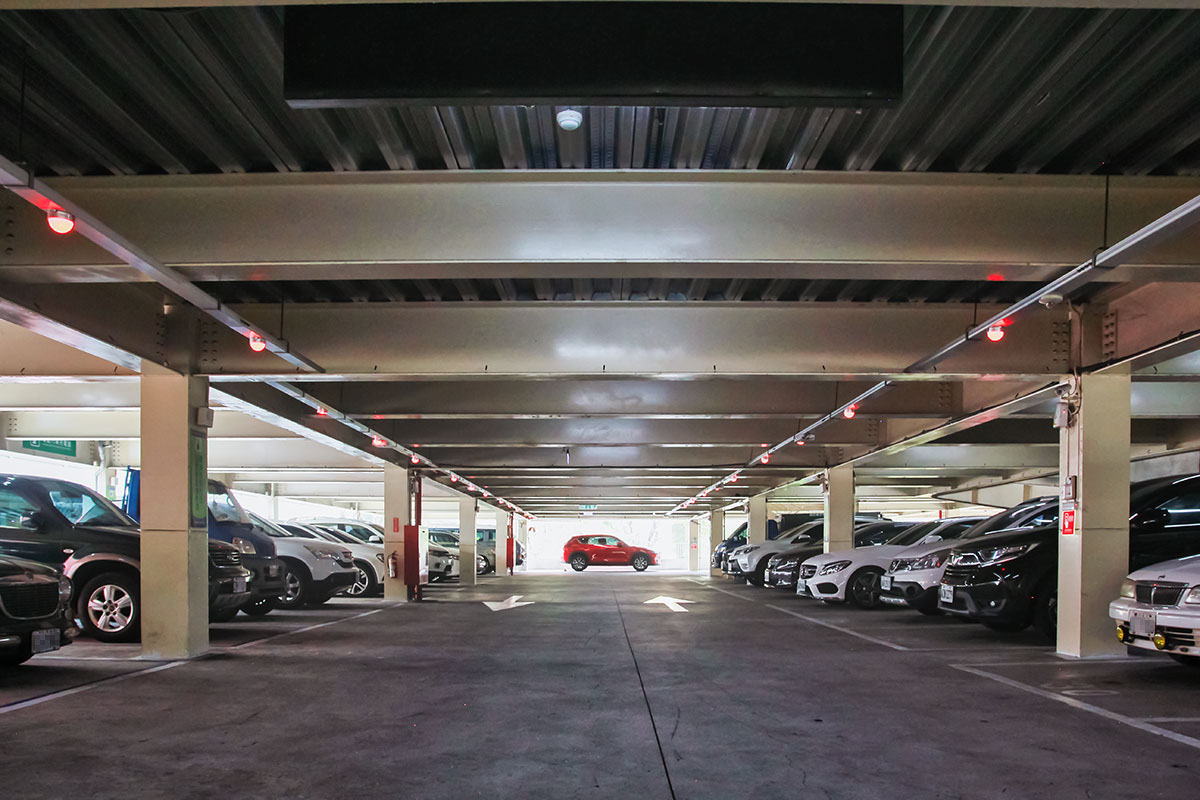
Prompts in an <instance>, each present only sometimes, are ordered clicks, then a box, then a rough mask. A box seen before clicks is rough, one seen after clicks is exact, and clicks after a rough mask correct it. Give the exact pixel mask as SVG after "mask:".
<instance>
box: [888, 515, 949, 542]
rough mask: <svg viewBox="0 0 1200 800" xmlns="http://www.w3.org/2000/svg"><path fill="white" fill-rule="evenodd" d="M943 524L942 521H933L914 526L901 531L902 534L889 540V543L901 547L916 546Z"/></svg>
mask: <svg viewBox="0 0 1200 800" xmlns="http://www.w3.org/2000/svg"><path fill="white" fill-rule="evenodd" d="M941 524H942V523H941V521H940V520H933V521H932V522H919V523H917V524H916V525H913V526H912V527H911V528H907V529H905V530H902V531H900V533H898V534H896V535H895V536H893V537H892V538H891V539H888V540H887V543H888V544H899V545H909V544H916V543H917V542H919V541H921V540H922V539H924V538H925V537H926V536H928V535H929V534H930V533H932V532H933V530H934V529H935V528H937V527H938V526H939V525H941Z"/></svg>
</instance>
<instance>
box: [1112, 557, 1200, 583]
mask: <svg viewBox="0 0 1200 800" xmlns="http://www.w3.org/2000/svg"><path fill="white" fill-rule="evenodd" d="M1129 578H1130V580H1135V581H1174V582H1178V583H1186V584H1188V585H1189V586H1194V585H1196V584H1200V555H1194V556H1186V557H1185V558H1176V559H1172V560H1171V561H1163V562H1160V563H1158V564H1151V565H1150V566H1148V567H1143V568H1142V569H1139V570H1136V571H1135V572H1131V573H1130V574H1129Z"/></svg>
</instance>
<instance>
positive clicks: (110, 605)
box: [87, 583, 133, 633]
mask: <svg viewBox="0 0 1200 800" xmlns="http://www.w3.org/2000/svg"><path fill="white" fill-rule="evenodd" d="M87 610H88V619H89V620H90V621H91V623H92V625H94V626H95V627H96V629H97V630H101V631H105V632H106V633H116V632H118V631H123V630H125V629H126V628H128V627H129V623H131V622H132V621H133V597H132V596H131V595H130V594H129V592H127V591H125V590H124V589H123V588H121V587H120V586H117V585H116V584H115V583H106V584H104V585H103V586H97V587H96V590H95V591H93V592H92V596H91V597H89V598H88V603H87Z"/></svg>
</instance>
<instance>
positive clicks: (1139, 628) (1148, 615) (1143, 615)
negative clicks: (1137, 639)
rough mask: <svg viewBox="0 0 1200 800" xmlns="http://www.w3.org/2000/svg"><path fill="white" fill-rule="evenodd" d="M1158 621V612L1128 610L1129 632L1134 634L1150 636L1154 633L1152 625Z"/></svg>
mask: <svg viewBox="0 0 1200 800" xmlns="http://www.w3.org/2000/svg"><path fill="white" fill-rule="evenodd" d="M1157 621H1158V614H1156V613H1155V612H1153V611H1130V612H1129V632H1130V633H1132V634H1133V635H1134V636H1141V637H1144V638H1147V639H1148V638H1150V637H1151V636H1153V635H1154V626H1155V624H1156V623H1157Z"/></svg>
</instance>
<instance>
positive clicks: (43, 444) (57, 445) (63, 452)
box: [21, 439, 75, 458]
mask: <svg viewBox="0 0 1200 800" xmlns="http://www.w3.org/2000/svg"><path fill="white" fill-rule="evenodd" d="M21 444H22V445H24V447H25V449H26V450H40V451H42V452H43V453H54V454H55V455H59V456H71V457H72V458H74V457H75V440H74V439H26V440H25V441H23V442H22V443H21Z"/></svg>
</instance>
